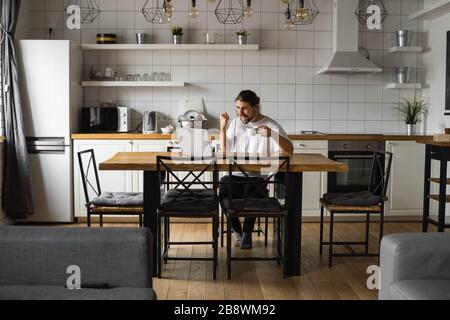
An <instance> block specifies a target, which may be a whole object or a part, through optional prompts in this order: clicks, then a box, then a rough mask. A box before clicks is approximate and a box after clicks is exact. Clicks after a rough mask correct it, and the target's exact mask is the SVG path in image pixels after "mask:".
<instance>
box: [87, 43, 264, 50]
mask: <svg viewBox="0 0 450 320" xmlns="http://www.w3.org/2000/svg"><path fill="white" fill-rule="evenodd" d="M81 49H82V50H236V51H239V50H240V51H258V50H259V45H258V44H245V45H238V44H82V45H81Z"/></svg>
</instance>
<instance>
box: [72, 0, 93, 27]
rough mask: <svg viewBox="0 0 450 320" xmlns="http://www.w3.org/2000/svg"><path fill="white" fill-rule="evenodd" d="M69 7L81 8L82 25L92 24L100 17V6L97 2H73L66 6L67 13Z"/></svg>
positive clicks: (87, 0)
mask: <svg viewBox="0 0 450 320" xmlns="http://www.w3.org/2000/svg"><path fill="white" fill-rule="evenodd" d="M69 6H77V7H79V8H80V13H81V17H80V21H81V23H92V22H94V21H95V19H97V17H98V16H99V15H100V12H101V11H100V6H99V5H98V1H97V0H84V1H83V0H71V1H69V3H68V4H67V6H66V9H65V12H66V13H67V8H68V7H69Z"/></svg>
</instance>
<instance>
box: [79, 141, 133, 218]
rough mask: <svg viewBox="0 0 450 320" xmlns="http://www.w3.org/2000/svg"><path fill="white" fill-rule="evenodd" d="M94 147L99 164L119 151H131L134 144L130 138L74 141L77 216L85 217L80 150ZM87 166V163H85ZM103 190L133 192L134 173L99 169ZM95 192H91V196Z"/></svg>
mask: <svg viewBox="0 0 450 320" xmlns="http://www.w3.org/2000/svg"><path fill="white" fill-rule="evenodd" d="M87 149H94V153H95V160H96V162H97V170H98V165H99V164H100V163H101V162H103V161H105V160H107V159H109V158H111V157H112V156H114V155H115V154H116V153H117V152H131V151H132V144H131V141H130V140H75V142H74V154H73V163H74V176H75V178H74V195H75V199H74V206H75V209H74V212H75V217H85V216H86V208H85V203H86V200H85V197H84V191H83V183H82V182H81V173H80V168H79V164H78V154H77V153H78V152H79V151H83V150H87ZM85 166H86V164H85ZM98 173H99V180H100V185H101V190H102V192H105V191H112V192H132V191H133V184H132V180H133V174H132V172H131V171H122V170H120V171H98ZM92 196H93V192H92V191H91V192H90V197H92Z"/></svg>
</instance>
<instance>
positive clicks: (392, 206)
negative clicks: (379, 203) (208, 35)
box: [386, 141, 425, 216]
mask: <svg viewBox="0 0 450 320" xmlns="http://www.w3.org/2000/svg"><path fill="white" fill-rule="evenodd" d="M386 149H387V150H388V151H390V152H392V154H393V158H392V167H391V177H390V181H389V185H388V195H387V196H388V198H389V200H388V202H387V203H386V211H387V212H386V214H388V215H390V216H422V214H423V212H422V208H423V181H424V168H425V145H424V144H419V143H416V142H415V141H388V142H387V143H386Z"/></svg>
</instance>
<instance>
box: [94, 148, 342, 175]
mask: <svg viewBox="0 0 450 320" xmlns="http://www.w3.org/2000/svg"><path fill="white" fill-rule="evenodd" d="M158 155H161V156H172V155H173V156H178V155H179V153H170V152H119V153H116V154H115V155H114V156H113V157H112V158H110V159H108V160H106V161H104V162H102V163H100V166H99V168H100V170H139V171H141V170H147V171H156V156H158ZM217 159H218V161H217V167H218V170H220V171H226V170H228V164H227V159H223V158H222V156H221V155H220V154H218V155H217ZM274 165H275V164H274ZM204 166H205V164H199V165H197V166H196V165H195V164H189V165H184V164H174V165H173V168H172V169H173V170H174V171H186V170H196V169H197V170H203V169H204ZM275 166H276V165H275ZM241 167H242V169H243V170H245V171H247V172H252V171H260V170H264V168H267V169H268V170H269V169H270V164H269V163H267V162H260V161H247V162H246V163H244V164H242V165H241ZM272 170H273V169H272ZM347 170H348V167H347V165H345V164H343V163H340V162H337V161H333V160H330V159H328V158H327V157H325V156H323V155H321V154H293V155H291V156H290V171H291V172H345V171H347ZM269 171H270V170H269Z"/></svg>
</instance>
